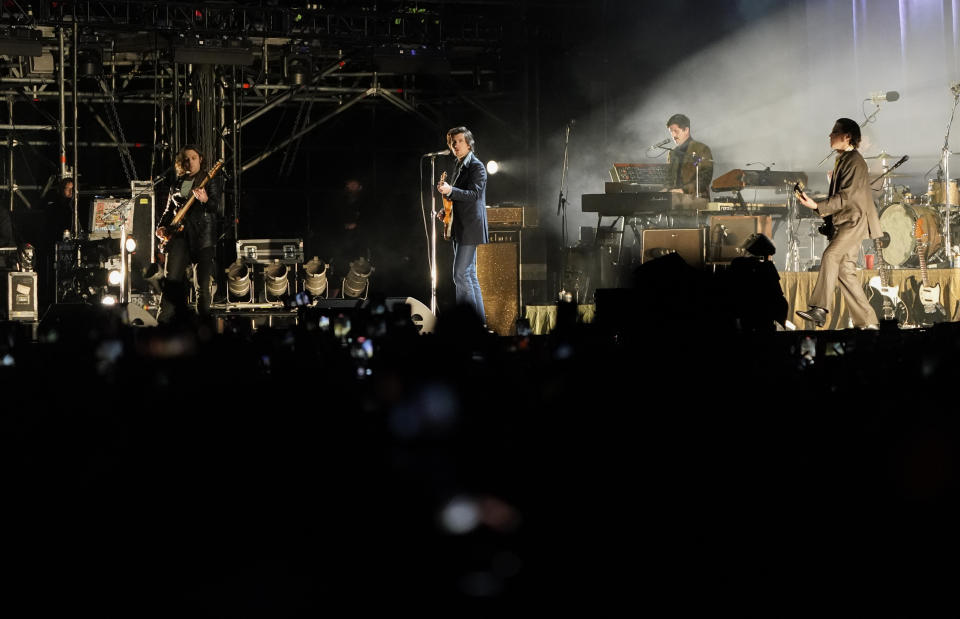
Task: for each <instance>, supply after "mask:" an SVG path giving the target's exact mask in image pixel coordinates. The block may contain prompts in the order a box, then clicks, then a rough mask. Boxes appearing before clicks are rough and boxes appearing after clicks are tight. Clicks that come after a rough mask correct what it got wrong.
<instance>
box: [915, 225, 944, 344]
mask: <svg viewBox="0 0 960 619" xmlns="http://www.w3.org/2000/svg"><path fill="white" fill-rule="evenodd" d="M913 236H914V238H916V239H917V258H918V259H919V261H920V278H921V280H922V281H923V283H922V284H921V285H920V290H919V291H918V292H917V298H918V299H919V300H920V303H919V307H916V308H914V314H915V318H916V322H917V324H919V325H920V326H921V327H930V326H933V325H934V324H936V323H939V322H944V321H946V320H947V310H946V309H944V307H943V303H941V301H940V284H937V285H936V286H932V287H931V286H930V281H929V279H928V276H927V233H926V231H924V229H923V219H921V218H919V217H918V218H917V223H916V225H914V227H913Z"/></svg>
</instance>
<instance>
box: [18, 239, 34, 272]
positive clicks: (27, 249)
mask: <svg viewBox="0 0 960 619" xmlns="http://www.w3.org/2000/svg"><path fill="white" fill-rule="evenodd" d="M34 256H35V252H34V250H33V245H31V244H30V243H26V244H24V245H23V246H22V247H21V248H20V270H21V271H33V259H34Z"/></svg>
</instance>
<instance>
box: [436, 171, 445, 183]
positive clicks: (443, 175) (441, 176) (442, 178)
mask: <svg viewBox="0 0 960 619" xmlns="http://www.w3.org/2000/svg"><path fill="white" fill-rule="evenodd" d="M445 180H447V172H446V171H444V172H443V174H441V175H440V181H439V182H438V184H439V183H442V182H443V181H445Z"/></svg>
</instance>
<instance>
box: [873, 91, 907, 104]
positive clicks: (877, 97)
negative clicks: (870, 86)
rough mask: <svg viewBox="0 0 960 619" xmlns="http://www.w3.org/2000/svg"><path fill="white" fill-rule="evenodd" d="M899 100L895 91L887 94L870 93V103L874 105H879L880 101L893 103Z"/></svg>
mask: <svg viewBox="0 0 960 619" xmlns="http://www.w3.org/2000/svg"><path fill="white" fill-rule="evenodd" d="M899 98H900V93H899V92H897V91H896V90H890V91H887V92H871V93H870V97H869V99H870V101H873V104H874V105H880V102H881V101H887V102H889V103H893V102H894V101H896V100H898V99H899Z"/></svg>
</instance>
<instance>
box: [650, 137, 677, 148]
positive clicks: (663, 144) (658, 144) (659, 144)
mask: <svg viewBox="0 0 960 619" xmlns="http://www.w3.org/2000/svg"><path fill="white" fill-rule="evenodd" d="M672 141H673V138H667V139H666V140H663V141H662V142H657V143H656V144H654V145H652V146H651V147H650V148H660V147H661V146H665V145H667V144H669V143H670V142H672Z"/></svg>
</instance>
